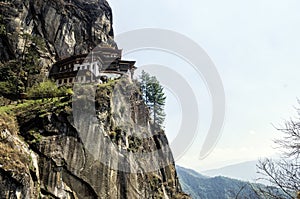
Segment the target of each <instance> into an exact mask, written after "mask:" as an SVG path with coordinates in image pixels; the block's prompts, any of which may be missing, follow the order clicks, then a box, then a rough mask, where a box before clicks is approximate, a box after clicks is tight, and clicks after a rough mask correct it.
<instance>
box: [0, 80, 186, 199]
mask: <svg viewBox="0 0 300 199" xmlns="http://www.w3.org/2000/svg"><path fill="white" fill-rule="evenodd" d="M91 89H93V88H92V86H85V87H83V88H80V92H79V94H77V95H75V94H74V96H73V98H70V97H61V98H53V99H43V100H42V99H41V100H31V101H26V102H24V103H21V104H19V105H9V106H6V107H2V108H1V109H0V112H1V114H0V115H1V119H0V125H1V129H0V130H1V142H0V143H1V144H0V147H1V150H0V151H1V152H0V157H1V158H0V167H1V169H0V181H1V184H0V198H39V197H42V198H188V197H187V196H186V195H185V194H183V193H182V191H181V187H180V184H179V182H178V178H177V174H176V170H175V166H174V161H173V158H172V154H171V151H170V149H169V146H168V141H167V138H166V136H165V134H164V132H163V131H155V130H153V127H152V126H151V122H149V117H148V109H147V107H146V106H145V105H144V103H143V101H142V100H141V97H140V94H139V89H138V88H137V87H136V85H135V84H134V83H132V82H130V81H129V80H127V79H121V80H116V81H111V82H109V83H107V84H103V85H100V86H98V87H97V88H96V91H95V98H90V99H87V98H89V97H87V95H86V94H87V93H90V92H91ZM71 99H72V100H71ZM72 102H73V103H72ZM86 102H87V104H89V103H91V104H94V107H95V115H92V116H91V115H90V114H89V113H90V110H91V107H90V106H89V105H87V104H86ZM76 104H77V105H76ZM78 104H79V105H80V106H78ZM83 105H84V106H83ZM75 107H76V109H77V110H74V108H75ZM79 107H80V108H79ZM92 107H93V106H92ZM7 113H9V114H10V116H8V115H7ZM76 120H77V121H76ZM141 132H142V133H141ZM156 151H159V152H158V153H159V155H157V154H156V153H155V152H156ZM151 153H153V154H154V155H149V154H151ZM137 154H138V156H137V157H139V159H137V158H136V157H135V155H137Z"/></svg>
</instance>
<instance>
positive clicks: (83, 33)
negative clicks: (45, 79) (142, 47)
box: [0, 0, 115, 67]
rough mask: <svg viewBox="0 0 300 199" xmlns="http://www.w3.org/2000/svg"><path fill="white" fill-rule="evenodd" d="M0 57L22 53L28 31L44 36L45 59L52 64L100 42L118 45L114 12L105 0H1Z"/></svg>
mask: <svg viewBox="0 0 300 199" xmlns="http://www.w3.org/2000/svg"><path fill="white" fill-rule="evenodd" d="M0 11H1V24H3V25H4V27H5V28H4V30H3V33H4V34H1V38H0V60H1V61H7V60H12V59H17V58H19V57H20V56H22V53H23V51H24V45H28V43H29V42H32V41H28V40H30V39H28V38H27V37H26V35H30V36H32V37H37V38H40V39H41V40H42V41H43V42H44V43H45V45H46V51H43V52H40V55H41V60H40V61H41V63H40V64H42V65H43V66H44V67H47V66H50V65H51V64H52V63H53V62H54V61H55V60H57V59H60V58H64V57H68V56H70V55H74V54H81V53H87V52H88V51H89V50H90V49H91V48H93V47H95V46H96V45H98V44H100V43H107V44H110V45H113V46H114V45H115V43H114V41H113V29H112V12H111V8H110V7H109V5H108V3H107V2H106V1H105V0H89V1H84V0H50V1H48V0H7V1H4V2H3V1H0Z"/></svg>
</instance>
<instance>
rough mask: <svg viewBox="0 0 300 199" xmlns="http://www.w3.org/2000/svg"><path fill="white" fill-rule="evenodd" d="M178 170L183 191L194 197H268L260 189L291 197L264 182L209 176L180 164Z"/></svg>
mask: <svg viewBox="0 0 300 199" xmlns="http://www.w3.org/2000/svg"><path fill="white" fill-rule="evenodd" d="M176 170H177V172H178V178H179V181H180V184H181V185H182V189H183V191H184V192H186V193H188V194H190V196H191V197H192V198H194V199H214V198H217V199H231V198H251V199H261V198H266V197H267V196H266V195H262V192H261V191H260V190H263V191H264V192H270V193H272V194H274V195H275V196H278V198H282V199H284V198H289V197H287V196H286V195H285V194H284V193H283V192H282V191H280V189H278V188H275V187H268V186H265V185H263V184H257V183H249V182H245V181H241V180H237V179H232V178H228V177H223V176H217V177H208V176H205V175H201V174H199V173H197V172H195V171H193V170H191V169H186V168H183V167H180V166H176ZM267 198H268V197H267Z"/></svg>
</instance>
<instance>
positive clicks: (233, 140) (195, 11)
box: [108, 0, 300, 171]
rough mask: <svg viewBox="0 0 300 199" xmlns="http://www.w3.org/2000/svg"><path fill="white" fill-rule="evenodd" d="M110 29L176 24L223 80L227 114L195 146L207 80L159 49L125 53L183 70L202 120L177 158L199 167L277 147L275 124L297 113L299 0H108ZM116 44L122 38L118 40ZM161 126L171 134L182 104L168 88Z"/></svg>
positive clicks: (207, 108) (269, 153)
mask: <svg viewBox="0 0 300 199" xmlns="http://www.w3.org/2000/svg"><path fill="white" fill-rule="evenodd" d="M108 2H109V4H110V6H111V7H112V10H113V17H114V19H113V23H114V24H113V27H114V32H115V35H119V34H122V33H125V32H127V31H131V30H136V29H142V28H159V29H167V30H172V31H175V32H178V33H180V34H183V35H185V36H186V37H188V38H190V39H191V40H193V41H194V42H196V43H197V44H198V45H199V46H201V47H202V49H204V51H205V52H206V53H207V54H208V56H209V57H210V58H211V60H212V61H213V62H214V64H215V67H216V69H217V71H218V73H219V75H220V77H221V80H222V82H223V86H224V91H225V96H226V116H225V121H224V125H223V129H222V132H221V137H220V138H219V140H218V142H217V144H216V146H215V147H214V149H213V150H212V152H211V153H210V154H209V155H208V156H207V157H206V158H204V159H199V153H200V149H201V146H202V144H203V141H204V138H205V136H206V133H207V130H208V128H209V125H210V122H211V114H212V113H211V112H212V110H211V99H210V95H209V92H208V90H207V87H206V85H205V82H204V81H203V80H201V79H199V78H198V79H196V78H195V77H194V76H193V74H192V73H193V71H188V70H187V71H186V70H182V68H185V67H187V66H185V65H186V64H187V63H184V61H182V60H179V59H178V57H174V56H173V57H172V55H170V54H168V53H165V52H157V51H151V50H144V51H140V52H136V53H131V54H129V55H127V56H126V58H127V57H128V58H129V59H134V60H136V61H137V67H139V66H143V65H147V64H162V65H172V67H174V68H176V69H177V70H178V71H180V72H181V73H182V76H183V77H185V78H186V79H187V81H189V82H190V84H191V85H192V87H194V88H195V89H196V88H197V89H198V90H199V89H200V90H201V92H195V95H196V98H197V100H198V101H199V105H198V108H199V112H200V113H199V119H200V125H199V129H198V131H199V132H197V137H196V138H195V140H194V142H193V144H192V145H191V147H190V148H189V149H188V151H186V153H185V154H184V156H182V157H181V158H178V159H176V163H177V164H179V165H181V166H185V167H188V168H192V169H195V170H197V171H204V170H209V169H214V168H218V167H222V166H225V165H229V164H235V163H238V162H243V161H249V160H256V159H259V158H263V157H273V156H277V155H278V153H277V152H278V150H277V149H275V148H274V147H275V145H274V144H273V140H274V139H276V138H280V137H281V136H282V134H280V133H279V132H278V131H277V130H276V129H275V127H274V125H275V126H277V127H278V126H280V125H283V124H284V122H285V121H286V120H289V119H291V118H295V117H296V116H297V111H296V110H295V107H299V105H298V103H297V98H300V89H299V88H298V86H299V85H300V84H299V83H300V78H298V75H299V74H300V67H299V66H300V56H299V52H300V38H299V37H300V26H299V24H300V12H299V10H300V2H299V1H297V0H286V1H281V0H280V1H279V0H251V1H250V0H246V1H240V0H228V1H222V0H210V1H203V0H189V1H179V0H152V1H149V0H108ZM119 48H122V46H119ZM165 90H166V93H167V105H166V113H167V118H166V134H167V136H168V139H169V141H170V142H172V140H174V138H175V137H176V132H178V128H179V126H180V121H181V120H182V118H181V107H180V104H179V103H178V99H177V98H176V93H175V94H174V93H172V92H171V91H170V90H168V88H166V89H165Z"/></svg>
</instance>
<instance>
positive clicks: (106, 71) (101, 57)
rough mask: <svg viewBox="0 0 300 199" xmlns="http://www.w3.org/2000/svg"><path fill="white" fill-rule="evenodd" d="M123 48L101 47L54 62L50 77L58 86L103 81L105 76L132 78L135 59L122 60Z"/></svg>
mask: <svg viewBox="0 0 300 199" xmlns="http://www.w3.org/2000/svg"><path fill="white" fill-rule="evenodd" d="M121 57H122V50H119V49H114V48H110V47H100V48H97V49H95V50H93V52H91V53H89V54H81V55H74V56H71V57H68V58H65V59H62V60H60V61H58V62H56V63H55V64H53V66H52V68H51V70H50V73H49V78H50V79H53V80H54V81H55V82H56V84H57V85H58V86H64V85H72V84H74V83H101V82H102V81H101V79H103V76H106V78H107V76H111V75H114V76H123V75H127V76H129V77H131V78H132V76H133V73H134V70H135V69H136V67H135V66H134V64H135V61H127V60H122V59H121Z"/></svg>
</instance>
